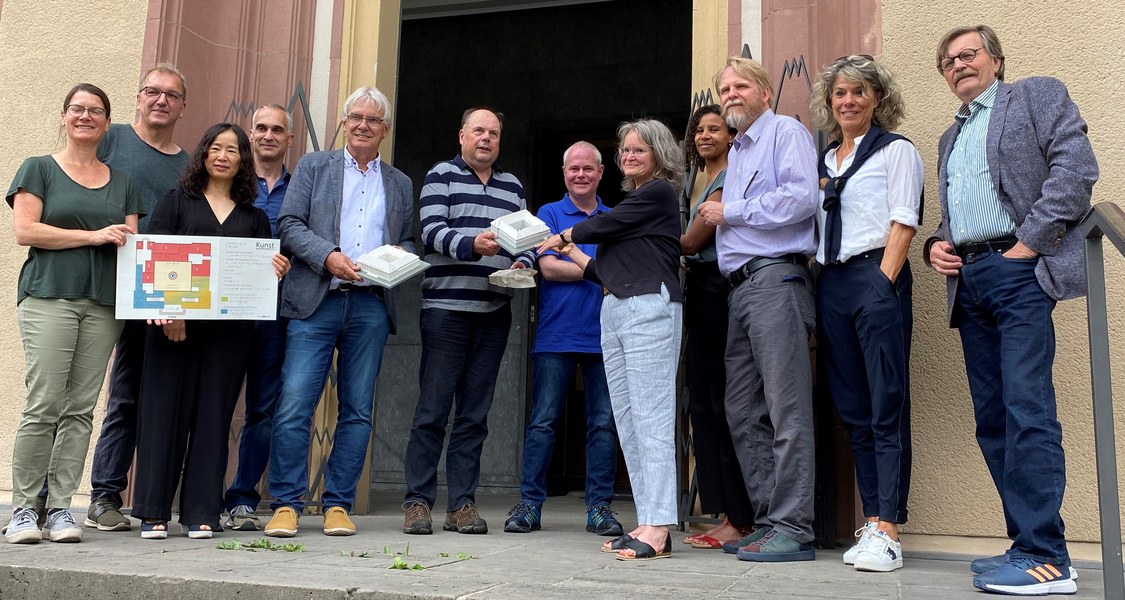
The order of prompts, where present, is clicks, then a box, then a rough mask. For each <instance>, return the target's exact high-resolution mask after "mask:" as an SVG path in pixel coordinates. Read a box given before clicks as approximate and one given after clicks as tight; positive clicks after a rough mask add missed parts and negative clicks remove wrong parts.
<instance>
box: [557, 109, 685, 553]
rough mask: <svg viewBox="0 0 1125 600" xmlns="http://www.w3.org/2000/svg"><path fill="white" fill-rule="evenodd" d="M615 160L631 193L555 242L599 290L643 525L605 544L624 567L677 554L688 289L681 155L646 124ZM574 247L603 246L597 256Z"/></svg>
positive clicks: (608, 362) (607, 355)
mask: <svg viewBox="0 0 1125 600" xmlns="http://www.w3.org/2000/svg"><path fill="white" fill-rule="evenodd" d="M617 140H618V146H617V160H618V164H619V166H620V167H621V171H622V172H623V173H624V174H625V179H624V181H623V182H622V186H621V187H622V188H623V189H624V190H625V191H627V192H629V194H628V195H627V196H625V199H624V200H622V201H621V203H620V204H618V205H617V206H616V207H615V208H614V209H613V210H612V211H610V212H608V213H602V214H599V215H597V216H594V217H591V218H590V219H587V220H586V221H583V222H581V223H579V224H577V225H575V226H574V227H572V228H570V229H567V230H564V231H562V232H560V233H559V234H558V235H555V236H551V238H549V239H548V240H547V241H545V242H543V244H541V245H540V246H539V250H540V251H543V250H546V249H556V248H561V249H562V252H563V253H564V254H566V255H567V256H569V257H570V258H571V260H574V262H575V263H577V264H578V265H579V266H580V267H582V268H583V269H584V271H585V277H586V278H587V279H590V280H592V281H594V282H596V283H599V284H600V285H602V286H603V287H602V290H603V292H604V293H605V299H604V300H603V301H602V309H601V327H602V334H601V335H602V356H603V359H604V361H605V374H606V382H607V383H608V384H609V395H610V402H611V403H612V404H613V416H614V421H615V422H616V424H617V433H618V439H619V440H620V443H621V450H622V452H623V453H624V455H625V464H626V466H627V467H628V469H629V482H630V484H631V485H632V488H633V500H634V502H635V504H636V507H637V522H638V526H637V528H636V529H634V530H633V531H631V532H629V533H628V534H626V535H623V536H621V537H619V538H616V539H614V540H611V541H608V542H606V543H605V544H603V546H602V551H603V552H617V559H618V560H651V559H655V558H665V557H668V556H671V553H672V538H671V532H670V529H669V528H670V527H671V526H672V525H673V524H675V523H676V522H677V521H678V514H677V504H676V489H677V484H676V441H675V426H676V369H677V366H678V364H679V354H680V336H681V323H682V321H683V309H682V303H683V290H682V289H681V288H680V276H679V262H680V209H679V205H680V203H679V195H678V191H677V187H678V186H679V181H680V178H681V177H682V175H683V160H684V159H683V153H682V152H681V150H680V147H679V145H678V144H676V140H675V139H674V138H673V137H672V132H671V131H669V130H668V127H667V126H665V125H664V124H663V123H661V122H659V121H655V120H651V119H641V120H639V121H633V122H629V123H622V124H621V126H620V127H618V129H617ZM574 243H596V244H598V252H597V259H596V260H591V259H590V258H589V257H588V256H586V255H585V254H583V253H582V252H581V251H578V250H577V249H576V248H574V246H573V244H574Z"/></svg>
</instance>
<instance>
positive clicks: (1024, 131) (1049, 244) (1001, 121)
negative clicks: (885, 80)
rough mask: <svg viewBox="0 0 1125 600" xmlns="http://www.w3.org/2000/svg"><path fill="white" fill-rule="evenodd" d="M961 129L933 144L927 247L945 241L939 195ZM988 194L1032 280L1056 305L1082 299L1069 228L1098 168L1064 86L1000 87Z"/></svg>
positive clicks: (1036, 82)
mask: <svg viewBox="0 0 1125 600" xmlns="http://www.w3.org/2000/svg"><path fill="white" fill-rule="evenodd" d="M959 131H960V126H959V125H958V124H957V123H954V124H953V125H952V126H950V127H949V129H947V130H946V131H945V133H944V134H943V135H942V136H941V142H939V143H938V202H939V203H940V204H941V223H940V224H939V225H938V228H937V231H936V232H935V233H934V237H933V238H931V239H930V240H929V241H927V243H926V248H925V253H924V259H925V261H926V264H929V260H930V252H929V249H930V245H931V244H932V243H933V242H934V241H937V240H949V239H951V238H950V235H949V199H948V197H947V194H946V183H947V172H946V167H947V166H948V164H949V154H950V153H951V152H952V151H953V142H954V141H955V140H956V139H957V134H958V132H959ZM986 145H987V147H986V152H987V155H988V170H989V174H990V175H991V176H992V186H993V188H994V189H995V190H996V192H997V194H998V195H999V197H1000V202H1001V204H1003V205H1004V209H1005V210H1007V211H1008V213H1009V214H1011V215H1012V219H1014V220H1015V223H1016V237H1017V238H1019V240H1020V241H1021V242H1023V243H1024V244H1025V245H1027V246H1028V247H1029V248H1031V249H1032V250H1035V251H1036V252H1038V253H1039V255H1040V256H1039V264H1038V265H1037V266H1036V267H1035V275H1036V277H1037V278H1038V279H1039V285H1040V286H1042V287H1043V291H1045V292H1047V294H1048V295H1049V296H1051V297H1052V298H1054V299H1055V300H1067V299H1070V298H1078V297H1080V296H1084V295H1086V270H1085V268H1084V266H1083V265H1084V262H1083V252H1084V250H1083V248H1084V246H1083V240H1082V238H1081V236H1080V235H1078V234H1077V233H1075V231H1074V226H1075V225H1076V224H1077V222H1078V220H1079V219H1081V218H1082V216H1083V214H1085V212H1086V211H1087V210H1088V209H1089V208H1090V193H1091V189H1092V188H1093V186H1094V182H1096V181H1097V180H1098V163H1097V160H1096V159H1095V158H1094V151H1093V149H1092V148H1091V147H1090V139H1089V138H1088V137H1086V122H1085V121H1083V120H1082V117H1081V116H1079V114H1078V106H1076V105H1075V104H1074V101H1073V100H1071V99H1070V96H1069V94H1067V91H1066V86H1065V85H1063V83H1062V82H1061V81H1059V80H1057V79H1054V78H1051V77H1030V78H1027V79H1021V80H1020V81H1017V82H1016V83H1014V84H1007V83H1004V82H1003V81H1001V82H1000V83H999V86H998V87H997V90H996V101H995V102H994V103H993V105H992V115H991V117H990V118H989V121H988V139H987V140H986ZM946 279H947V281H946V287H947V291H948V306H947V310H948V317H949V319H950V325H952V324H953V321H952V319H953V302H954V300H955V299H956V298H957V280H958V278H957V277H947V278H946Z"/></svg>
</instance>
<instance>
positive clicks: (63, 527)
mask: <svg viewBox="0 0 1125 600" xmlns="http://www.w3.org/2000/svg"><path fill="white" fill-rule="evenodd" d="M43 539H45V540H51V541H52V542H81V541H82V528H81V527H79V526H78V523H75V522H74V517H73V516H72V515H71V514H70V511H69V510H56V511H54V512H49V513H47V524H46V525H44V526H43Z"/></svg>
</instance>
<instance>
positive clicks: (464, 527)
mask: <svg viewBox="0 0 1125 600" xmlns="http://www.w3.org/2000/svg"><path fill="white" fill-rule="evenodd" d="M441 528H442V529H444V530H446V531H456V532H457V533H488V523H485V522H484V519H482V518H481V516H480V515H479V514H477V505H476V504H473V503H472V502H470V503H468V504H466V505H464V506H462V507H461V508H458V509H457V510H455V511H453V512H449V513H445V524H444V525H442V526H441Z"/></svg>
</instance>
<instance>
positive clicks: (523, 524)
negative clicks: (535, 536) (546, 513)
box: [504, 502, 541, 533]
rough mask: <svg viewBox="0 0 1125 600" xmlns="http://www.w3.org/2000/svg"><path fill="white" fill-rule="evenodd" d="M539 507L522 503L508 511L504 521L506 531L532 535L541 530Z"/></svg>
mask: <svg viewBox="0 0 1125 600" xmlns="http://www.w3.org/2000/svg"><path fill="white" fill-rule="evenodd" d="M540 514H541V513H540V511H539V507H538V506H535V505H534V504H531V503H530V502H520V503H519V504H517V505H515V506H513V507H512V510H510V511H508V520H507V521H504V531H507V532H508V533H531V532H532V531H535V530H536V529H539V517H540Z"/></svg>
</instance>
